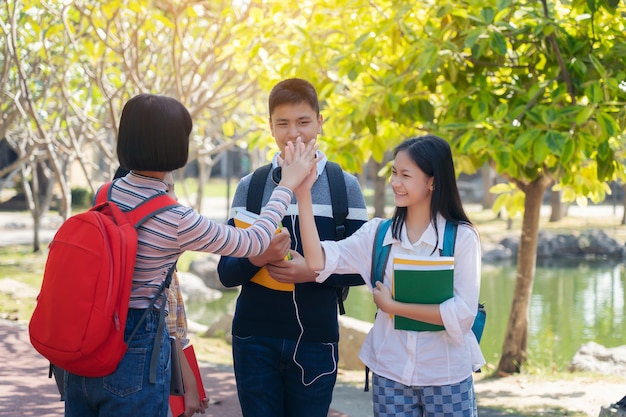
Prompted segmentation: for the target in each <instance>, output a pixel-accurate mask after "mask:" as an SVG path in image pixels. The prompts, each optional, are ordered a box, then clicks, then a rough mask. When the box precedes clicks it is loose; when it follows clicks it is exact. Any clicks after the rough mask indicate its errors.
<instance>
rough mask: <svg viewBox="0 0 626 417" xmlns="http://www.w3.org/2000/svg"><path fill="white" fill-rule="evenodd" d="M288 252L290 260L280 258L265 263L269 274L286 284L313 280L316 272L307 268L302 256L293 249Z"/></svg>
mask: <svg viewBox="0 0 626 417" xmlns="http://www.w3.org/2000/svg"><path fill="white" fill-rule="evenodd" d="M290 253H291V260H289V261H285V260H280V261H278V262H272V263H270V264H268V265H266V266H267V271H268V272H269V273H270V276H271V277H272V278H274V279H275V280H276V281H278V282H284V283H288V284H300V283H303V282H315V278H316V277H317V274H316V273H315V272H313V271H311V270H310V269H309V268H307V266H306V262H305V261H304V257H303V256H302V255H300V254H299V253H298V252H297V251H295V250H292V251H290Z"/></svg>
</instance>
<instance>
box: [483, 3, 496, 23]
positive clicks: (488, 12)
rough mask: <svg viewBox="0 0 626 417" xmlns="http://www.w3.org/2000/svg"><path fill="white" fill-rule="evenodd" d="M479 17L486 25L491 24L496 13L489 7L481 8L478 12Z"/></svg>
mask: <svg viewBox="0 0 626 417" xmlns="http://www.w3.org/2000/svg"><path fill="white" fill-rule="evenodd" d="M480 15H481V16H482V18H483V21H484V22H485V23H487V24H489V23H493V17H494V16H495V15H496V12H495V11H494V10H493V9H492V8H491V7H483V9H482V10H481V11H480Z"/></svg>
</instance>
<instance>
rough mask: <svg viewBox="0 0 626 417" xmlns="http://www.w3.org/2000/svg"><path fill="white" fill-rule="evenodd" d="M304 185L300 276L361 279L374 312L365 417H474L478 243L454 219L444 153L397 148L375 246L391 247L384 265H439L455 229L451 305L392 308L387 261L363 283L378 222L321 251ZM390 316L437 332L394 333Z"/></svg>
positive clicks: (467, 225)
mask: <svg viewBox="0 0 626 417" xmlns="http://www.w3.org/2000/svg"><path fill="white" fill-rule="evenodd" d="M311 183H312V179H311V178H307V180H305V182H304V183H302V184H301V185H300V186H299V187H298V188H297V189H296V190H295V194H296V198H297V199H298V206H299V214H300V228H301V235H302V244H303V247H304V255H305V259H306V263H307V265H308V267H309V268H310V269H312V270H314V271H316V272H318V276H317V278H316V281H317V282H323V281H324V280H325V279H326V278H327V277H328V276H329V275H330V274H332V273H339V274H346V273H358V274H360V275H361V276H362V277H363V279H364V281H365V283H366V285H368V286H369V288H370V290H371V291H372V294H373V299H374V302H375V303H376V305H377V306H378V310H379V311H378V314H377V315H376V318H375V321H374V325H373V327H372V329H371V330H370V332H369V334H368V335H367V337H366V339H365V342H364V344H363V346H362V348H361V351H360V353H359V358H360V359H361V360H362V361H363V363H364V364H365V365H366V366H367V367H368V368H369V369H370V370H371V371H372V372H373V380H372V384H373V389H372V398H373V408H374V416H376V417H383V416H416V417H417V416H419V417H422V416H429V417H444V416H445V417H474V416H477V403H476V397H475V393H474V385H473V372H474V371H476V370H478V369H480V367H481V366H482V365H484V364H485V360H484V357H483V355H482V353H481V351H480V347H479V345H478V340H477V337H476V335H475V334H474V333H473V332H472V325H473V322H474V318H475V316H476V313H477V310H476V306H477V305H478V298H479V291H480V270H481V254H480V240H479V236H478V232H477V231H476V229H475V228H474V227H473V226H472V224H471V222H470V220H469V219H468V217H467V215H466V214H465V212H464V210H463V206H462V203H461V198H460V195H459V191H458V188H457V185H456V177H455V171H454V163H453V160H452V152H451V149H450V146H449V144H448V143H447V142H446V141H445V140H443V139H441V138H439V137H437V136H434V135H427V136H421V137H415V138H410V139H408V140H406V141H404V142H402V143H401V144H400V145H399V146H398V147H396V149H395V150H394V161H393V167H392V173H391V178H390V184H391V188H392V190H393V193H394V198H395V206H396V208H395V213H394V215H393V219H392V222H391V227H390V228H389V230H388V231H387V232H386V235H385V237H384V241H383V244H385V245H391V249H390V252H391V256H390V257H389V259H390V260H393V259H394V258H398V259H399V258H400V257H402V256H405V257H410V256H413V257H416V256H419V257H421V258H420V259H424V258H423V257H426V258H425V259H426V261H425V262H424V263H425V264H428V263H429V262H428V259H431V260H432V261H431V262H432V263H435V262H437V261H438V260H437V258H441V257H442V255H441V251H442V249H443V241H444V230H445V225H446V223H447V222H449V223H452V224H454V225H457V227H456V229H457V233H456V245H455V253H454V259H453V273H452V275H453V279H452V280H451V286H452V289H451V296H450V298H448V299H446V300H445V301H443V302H440V303H437V304H425V303H424V304H419V303H411V302H400V301H398V300H396V299H394V297H393V295H392V283H393V276H394V262H387V264H386V265H385V268H384V274H383V278H382V280H377V279H373V280H372V278H373V277H372V276H371V275H372V274H373V271H372V267H371V265H372V256H373V254H374V252H375V251H374V250H373V246H374V241H375V235H376V232H377V229H378V226H379V225H380V224H381V223H382V222H383V221H384V220H383V219H380V218H375V219H372V220H370V221H369V222H368V223H366V224H365V225H363V226H362V227H361V228H360V229H359V230H358V231H357V232H356V233H354V234H353V235H352V236H350V237H349V238H347V239H345V240H342V241H337V242H334V241H324V242H321V243H320V241H319V238H318V236H317V231H316V229H315V224H314V222H313V215H312V205H311V196H310V192H309V188H308V187H310V184H311ZM448 259H449V258H448ZM372 282H374V283H375V284H372ZM432 285H434V283H433V284H432ZM396 316H401V317H403V318H408V319H411V320H415V321H419V322H422V323H427V324H429V325H434V326H435V327H436V328H437V329H438V330H434V331H416V330H404V329H400V328H398V326H397V325H396V324H395V320H394V317H396ZM439 329H442V330H439Z"/></svg>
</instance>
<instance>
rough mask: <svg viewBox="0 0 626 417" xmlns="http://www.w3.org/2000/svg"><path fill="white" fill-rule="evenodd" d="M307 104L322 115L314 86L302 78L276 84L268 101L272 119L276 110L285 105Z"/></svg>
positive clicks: (289, 79)
mask: <svg viewBox="0 0 626 417" xmlns="http://www.w3.org/2000/svg"><path fill="white" fill-rule="evenodd" d="M303 102H304V103H307V104H308V105H309V106H311V108H312V109H313V110H314V111H315V114H317V115H319V114H320V104H319V101H318V99H317V91H315V87H313V85H312V84H311V83H310V82H308V81H306V80H303V79H301V78H288V79H286V80H283V81H281V82H279V83H278V84H276V85H275V86H274V88H272V91H271V92H270V96H269V99H268V107H269V111H270V119H271V118H272V113H273V112H274V109H275V108H276V107H278V106H281V105H283V104H299V103H303Z"/></svg>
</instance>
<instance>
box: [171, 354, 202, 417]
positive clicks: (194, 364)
mask: <svg viewBox="0 0 626 417" xmlns="http://www.w3.org/2000/svg"><path fill="white" fill-rule="evenodd" d="M183 353H184V354H185V358H187V362H189V366H190V367H191V370H192V372H193V375H194V376H195V377H196V387H197V388H198V396H199V397H200V401H202V400H204V399H205V398H206V391H204V384H203V383H202V376H201V375H200V368H199V367H198V359H197V358H196V352H195V351H194V350H193V345H188V346H186V347H185V348H183ZM170 408H171V409H172V415H173V416H180V415H181V414H183V413H184V412H185V397H183V396H178V395H170Z"/></svg>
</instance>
